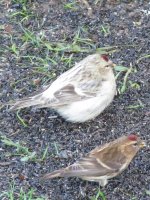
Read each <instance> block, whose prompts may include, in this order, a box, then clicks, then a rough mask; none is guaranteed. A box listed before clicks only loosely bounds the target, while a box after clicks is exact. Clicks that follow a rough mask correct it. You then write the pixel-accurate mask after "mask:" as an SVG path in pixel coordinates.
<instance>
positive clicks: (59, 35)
mask: <svg viewBox="0 0 150 200" xmlns="http://www.w3.org/2000/svg"><path fill="white" fill-rule="evenodd" d="M1 2H2V4H1V5H0V24H1V25H0V33H1V34H0V44H1V47H0V54H1V58H0V59H1V62H0V90H1V93H0V101H1V102H2V103H6V102H8V101H12V100H14V99H18V98H22V97H24V96H27V95H29V94H30V93H31V92H35V91H37V90H40V89H41V88H42V87H43V86H44V85H46V84H48V83H50V82H52V81H53V80H54V79H55V78H56V76H57V75H59V74H61V73H62V72H64V71H66V70H67V69H68V68H69V67H72V66H73V64H74V63H75V62H77V61H79V60H81V59H82V58H83V57H85V56H87V55H89V54H90V53H91V52H95V50H96V49H97V48H100V47H106V46H111V47H112V46H113V47H114V46H118V48H117V51H116V49H115V50H114V52H112V54H111V58H112V60H113V61H114V62H115V63H117V64H118V65H123V66H126V67H128V68H129V67H131V66H132V72H131V73H130V74H129V76H128V79H127V82H126V87H125V91H124V92H123V93H122V94H119V95H117V96H116V97H115V99H114V101H113V103H112V104H111V105H110V106H109V107H108V108H107V109H106V110H105V112H104V113H102V114H101V115H100V116H98V117H97V118H96V119H94V120H93V121H90V122H87V123H83V124H72V123H69V122H66V121H65V120H64V119H62V118H61V117H60V116H58V115H57V113H55V112H54V111H52V110H50V109H37V110H35V109H33V108H27V109H23V110H21V111H20V112H19V113H15V112H9V110H8V107H7V106H3V104H0V109H1V112H0V138H1V141H0V191H1V192H0V198H1V199H22V200H24V199H32V200H33V199H39V200H40V199H50V200H56V199H58V200H59V199H60V200H69V199H70V200H76V199H83V200H84V199H91V197H92V196H95V195H96V194H97V191H98V184H97V183H89V184H88V186H87V189H86V191H85V192H84V193H83V192H82V190H83V188H84V187H85V184H86V183H85V181H82V180H80V179H77V178H68V179H63V178H60V179H59V178H58V179H54V180H50V181H47V182H40V180H39V177H41V175H43V174H45V173H47V172H50V171H53V170H54V169H58V168H61V167H64V166H67V165H68V164H72V163H73V162H74V161H75V160H77V159H78V158H79V157H81V156H82V155H84V154H85V153H87V152H89V151H90V150H92V149H93V148H95V147H96V146H98V145H100V144H102V143H105V142H108V141H111V140H113V139H115V138H117V137H119V136H121V135H124V134H130V133H137V134H139V135H140V136H141V138H142V139H144V140H146V141H147V143H148V144H149V141H150V136H149V124H148V123H149V115H150V110H149V106H150V104H149V102H150V87H149V77H150V67H149V65H150V62H149V55H150V53H149V46H150V41H149V39H150V24H149V19H150V17H149V14H150V13H149V9H150V3H148V1H146V0H145V1H142V0H140V1H139V0H137V1H127V0H126V1H125V0H124V1H113V0H112V1H111V0H110V1H109V0H108V1H107V3H106V4H105V5H101V6H100V3H99V1H92V0H91V1H88V2H89V5H90V6H91V8H92V14H91V13H88V12H87V6H86V4H83V3H81V2H82V1H81V2H79V1H78V2H77V1H76V2H75V1H62V2H60V1H59V0H57V1H54V0H51V1H48V0H47V1H39V0H37V1H35V0H33V1H31V0H30V1H28V2H27V3H26V1H23V0H18V1H17V0H14V1H10V0H7V1H4V0H1ZM21 2H22V4H21ZM60 41H61V42H60ZM48 42H49V43H48ZM73 42H74V44H76V46H75V47H74V48H73V49H71V50H66V49H65V50H64V49H63V48H64V47H66V44H72V43H73ZM48 44H49V46H48ZM50 44H51V45H52V47H53V49H52V47H51V46H50ZM46 45H47V46H46ZM75 48H76V49H75ZM81 49H82V50H83V51H81ZM49 58H51V59H49ZM124 78H125V73H121V75H120V76H119V78H118V79H117V86H118V89H119V88H121V87H122V83H123V80H124ZM53 116H56V117H53ZM149 159H150V157H149V148H148V147H146V148H144V149H143V150H141V151H140V152H139V153H138V155H137V157H136V158H135V159H134V161H133V162H132V163H131V164H130V166H129V167H128V169H127V170H125V171H124V172H123V173H122V174H121V175H120V176H118V177H116V178H114V179H112V180H110V182H109V184H108V185H107V186H106V187H105V188H103V189H101V190H102V191H103V193H104V195H105V197H106V199H107V200H116V199H117V200H122V199H124V200H131V199H132V200H133V199H136V200H148V199H149V198H150V196H149V195H150V188H149V178H150V177H149V175H150V162H149ZM32 193H33V194H32ZM25 197H26V198H25ZM99 199H104V198H102V197H99ZM95 200H96V198H95Z"/></svg>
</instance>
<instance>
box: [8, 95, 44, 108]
mask: <svg viewBox="0 0 150 200" xmlns="http://www.w3.org/2000/svg"><path fill="white" fill-rule="evenodd" d="M41 97H42V94H38V95H36V96H33V97H28V98H25V99H22V100H18V101H16V102H14V103H10V104H9V103H8V105H12V106H11V107H10V110H11V111H13V110H18V109H21V108H26V107H30V106H37V107H40V105H41V104H42V98H41Z"/></svg>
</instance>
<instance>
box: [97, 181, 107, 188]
mask: <svg viewBox="0 0 150 200" xmlns="http://www.w3.org/2000/svg"><path fill="white" fill-rule="evenodd" d="M107 183H108V181H107V179H101V180H100V181H99V188H100V186H101V187H103V188H104V187H105V185H107Z"/></svg>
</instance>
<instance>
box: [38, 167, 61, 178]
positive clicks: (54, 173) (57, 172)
mask: <svg viewBox="0 0 150 200" xmlns="http://www.w3.org/2000/svg"><path fill="white" fill-rule="evenodd" d="M63 173H64V169H59V170H56V171H54V172H51V173H48V174H45V175H44V176H43V177H42V178H41V179H42V180H47V179H52V178H56V177H63Z"/></svg>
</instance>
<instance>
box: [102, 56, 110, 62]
mask: <svg viewBox="0 0 150 200" xmlns="http://www.w3.org/2000/svg"><path fill="white" fill-rule="evenodd" d="M101 57H102V58H103V59H104V60H105V61H106V62H108V61H109V58H108V55H106V54H103V55H101Z"/></svg>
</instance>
